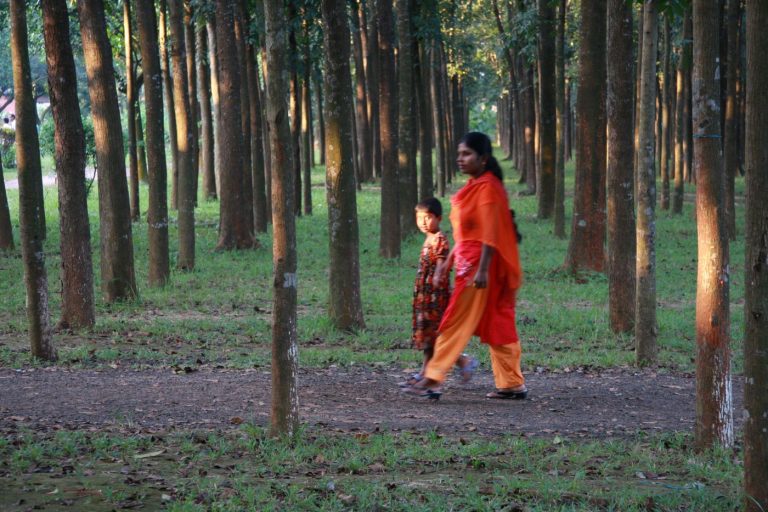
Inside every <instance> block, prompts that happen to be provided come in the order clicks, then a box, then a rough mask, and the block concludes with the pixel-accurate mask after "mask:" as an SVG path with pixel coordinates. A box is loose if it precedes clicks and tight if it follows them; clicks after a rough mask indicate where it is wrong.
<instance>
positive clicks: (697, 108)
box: [692, 0, 733, 448]
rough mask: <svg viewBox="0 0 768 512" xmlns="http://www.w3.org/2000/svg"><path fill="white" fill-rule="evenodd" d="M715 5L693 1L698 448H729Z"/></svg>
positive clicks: (725, 242) (730, 401) (726, 258)
mask: <svg viewBox="0 0 768 512" xmlns="http://www.w3.org/2000/svg"><path fill="white" fill-rule="evenodd" d="M718 23H719V17H718V9H717V5H716V4H715V3H714V2H711V1H710V0H694V2H693V40H694V41H695V43H694V45H693V91H692V93H693V118H694V121H693V127H694V130H695V133H694V136H693V152H694V158H693V162H694V171H695V173H696V227H697V234H698V247H699V250H698V273H697V276H698V277H697V279H696V346H697V350H696V428H695V431H694V433H695V443H696V446H697V447H698V448H705V447H709V446H712V445H714V444H721V445H722V446H726V447H727V446H731V445H732V444H733V396H732V391H731V349H730V340H729V332H730V325H731V322H730V313H729V299H728V296H729V283H730V277H729V255H728V234H727V231H726V226H725V218H724V215H723V204H724V200H723V199H724V198H723V195H724V193H723V192H724V191H723V188H724V180H723V179H722V177H723V174H722V173H723V170H722V158H721V154H720V151H721V148H720V143H721V130H720V80H719V76H718V73H719V72H720V69H719V63H720V62H719V61H720V59H719V49H720V42H719V38H720V37H719V36H720V32H719V29H718Z"/></svg>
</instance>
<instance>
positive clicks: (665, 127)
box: [658, 15, 673, 210]
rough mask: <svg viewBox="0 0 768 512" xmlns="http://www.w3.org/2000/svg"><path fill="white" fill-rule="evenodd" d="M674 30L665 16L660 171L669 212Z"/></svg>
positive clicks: (663, 200)
mask: <svg viewBox="0 0 768 512" xmlns="http://www.w3.org/2000/svg"><path fill="white" fill-rule="evenodd" d="M671 38H672V30H671V27H670V22H669V15H665V16H664V60H663V66H664V68H663V73H664V74H663V80H664V81H663V82H662V93H661V104H660V114H661V115H660V116H659V117H660V118H661V130H660V131H659V141H658V145H659V146H660V147H659V155H660V157H659V160H660V166H661V168H660V169H659V171H660V173H661V204H660V205H659V206H660V207H661V209H662V210H669V153H670V151H669V142H670V136H669V132H670V116H669V110H670V104H671V102H672V101H671V98H670V96H671V94H672V83H673V82H672V72H671V71H672V62H671V60H672V58H671V57H672V55H671V54H672V41H671Z"/></svg>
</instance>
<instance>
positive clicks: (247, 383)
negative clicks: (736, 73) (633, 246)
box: [0, 366, 742, 438]
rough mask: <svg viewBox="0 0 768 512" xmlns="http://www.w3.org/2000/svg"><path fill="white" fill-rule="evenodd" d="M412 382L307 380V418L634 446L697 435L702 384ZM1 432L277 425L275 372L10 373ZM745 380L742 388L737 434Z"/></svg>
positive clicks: (627, 371) (372, 374) (302, 380)
mask: <svg viewBox="0 0 768 512" xmlns="http://www.w3.org/2000/svg"><path fill="white" fill-rule="evenodd" d="M407 375H408V374H407V373H405V372H403V371H401V370H399V369H396V368H386V367H374V368H371V367H367V368H363V367H354V366H353V367H348V368H338V367H329V368H327V369H322V370H317V369H305V370H302V371H301V372H300V374H299V396H300V407H301V412H300V414H301V421H302V422H304V423H305V424H308V425H310V426H317V427H320V428H329V429H338V430H343V431H350V430H361V431H375V430H385V431H402V430H406V431H419V430H429V429H437V430H439V431H441V432H445V433H453V434H460V435H463V434H464V433H472V434H474V435H499V434H502V433H511V434H514V435H533V436H538V435H543V436H555V435H560V436H567V437H573V438H578V437H584V438H609V437H626V436H631V435H634V434H636V433H637V432H639V431H644V432H648V433H662V432H690V431H692V429H693V425H694V420H695V383H694V378H693V376H692V375H686V374H670V373H666V372H661V371H655V370H652V369H646V370H638V369H633V368H619V369H606V370H581V369H580V370H578V371H570V372H568V371H564V372H558V373H554V372H541V373H530V374H527V375H526V379H527V386H528V389H529V395H528V398H527V399H526V400H491V399H486V398H485V393H487V392H488V391H490V390H492V389H493V378H492V375H491V373H490V371H489V370H485V369H481V370H480V371H478V372H477V374H476V375H475V378H474V379H473V380H472V382H470V383H469V384H466V385H461V384H459V383H458V382H454V381H452V380H449V381H448V383H447V386H446V388H445V390H444V394H443V396H442V397H441V399H440V400H439V401H431V400H427V399H424V398H418V397H413V396H410V395H405V394H403V393H402V392H401V391H400V390H399V388H398V385H397V384H398V382H399V381H401V380H404V378H405V377H406V376H407ZM0 390H2V392H1V393H0V431H5V432H7V431H9V430H17V429H19V428H30V429H33V430H38V429H43V430H47V429H49V428H56V429H58V428H65V429H88V430H101V429H110V428H112V427H118V428H126V427H128V428H132V429H137V430H140V431H160V430H172V429H185V430H196V429H224V430H226V429H235V428H238V427H237V425H238V424H240V423H242V422H244V421H245V422H253V423H256V424H259V425H267V424H268V423H269V414H270V395H271V391H270V390H271V377H270V373H269V371H268V370H258V369H256V370H221V369H201V370H192V369H190V368H186V369H184V368H174V369H171V368H166V369H153V370H141V371H132V370H125V369H121V368H117V369H105V370H82V369H61V368H39V369H25V370H11V369H0ZM741 397H742V382H741V378H737V379H734V385H733V398H734V410H735V411H737V412H736V413H735V414H734V417H735V421H736V428H737V430H739V431H740V430H741V426H742V415H741V414H740V413H739V412H738V411H741V410H742V400H741Z"/></svg>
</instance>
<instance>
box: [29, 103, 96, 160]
mask: <svg viewBox="0 0 768 512" xmlns="http://www.w3.org/2000/svg"><path fill="white" fill-rule="evenodd" d="M55 127H56V125H55V123H54V121H53V116H52V115H48V116H45V117H44V118H43V123H42V125H41V126H40V154H41V155H42V156H44V157H49V158H54V157H55V156H56V141H55ZM83 132H84V136H85V158H86V163H87V164H93V163H94V162H95V159H96V141H95V139H94V134H93V120H92V119H91V117H90V116H89V117H86V118H84V119H83Z"/></svg>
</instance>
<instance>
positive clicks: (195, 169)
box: [182, 0, 200, 206]
mask: <svg viewBox="0 0 768 512" xmlns="http://www.w3.org/2000/svg"><path fill="white" fill-rule="evenodd" d="M196 3H197V2H192V1H191V0H183V3H182V8H183V13H182V20H183V23H184V25H183V26H184V48H185V50H186V59H187V89H188V97H189V134H190V137H189V152H190V155H191V157H190V160H191V161H192V179H191V181H192V197H193V198H194V201H195V206H197V183H198V181H199V180H198V177H199V172H200V169H199V164H200V162H199V160H200V156H199V152H200V134H199V130H198V122H199V120H200V107H199V103H198V100H197V66H196V65H195V61H196V60H197V59H196V56H197V49H196V48H195V32H196V30H195V17H196V13H195V12H193V11H194V9H198V8H199V7H197V6H196V5H193V4H196Z"/></svg>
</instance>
